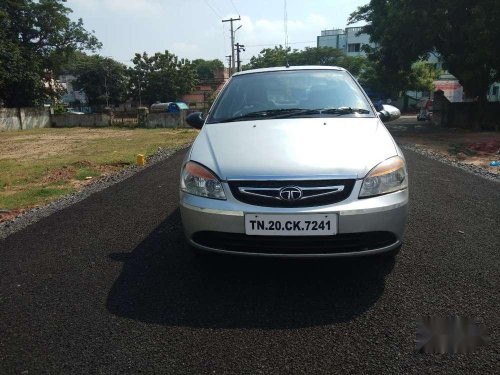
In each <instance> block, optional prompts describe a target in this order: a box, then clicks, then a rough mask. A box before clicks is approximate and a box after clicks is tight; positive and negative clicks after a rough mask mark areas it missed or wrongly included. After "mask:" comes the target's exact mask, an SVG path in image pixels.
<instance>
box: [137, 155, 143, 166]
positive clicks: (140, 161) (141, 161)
mask: <svg viewBox="0 0 500 375" xmlns="http://www.w3.org/2000/svg"><path fill="white" fill-rule="evenodd" d="M137 165H138V166H140V167H142V166H143V165H144V155H143V154H138V155H137Z"/></svg>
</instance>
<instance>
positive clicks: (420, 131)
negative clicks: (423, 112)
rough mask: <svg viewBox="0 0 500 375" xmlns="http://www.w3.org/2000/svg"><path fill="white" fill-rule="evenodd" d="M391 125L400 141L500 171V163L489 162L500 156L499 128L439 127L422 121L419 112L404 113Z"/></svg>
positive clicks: (499, 158)
mask: <svg viewBox="0 0 500 375" xmlns="http://www.w3.org/2000/svg"><path fill="white" fill-rule="evenodd" d="M387 128H388V129H389V130H390V132H391V133H392V135H393V136H394V138H395V139H396V141H397V142H398V143H399V144H411V145H414V146H417V147H419V148H422V149H424V150H427V151H432V152H435V153H438V154H440V155H441V156H443V157H444V158H447V159H450V160H456V161H460V162H461V163H466V164H472V165H475V166H478V167H481V168H484V169H485V170H487V171H489V172H491V173H494V174H500V168H499V167H492V166H490V165H489V164H490V162H492V161H498V160H500V154H499V152H500V133H499V132H475V131H470V130H464V129H438V128H433V127H432V126H431V125H430V124H429V123H427V122H418V121H417V120H416V116H401V118H400V119H399V120H397V121H394V122H392V123H389V124H387Z"/></svg>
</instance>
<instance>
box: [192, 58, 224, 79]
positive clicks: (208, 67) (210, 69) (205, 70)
mask: <svg viewBox="0 0 500 375" xmlns="http://www.w3.org/2000/svg"><path fill="white" fill-rule="evenodd" d="M192 64H193V67H194V68H195V69H196V73H197V74H198V79H199V80H213V79H214V78H215V72H216V71H218V70H220V69H224V63H223V62H222V61H220V60H219V59H215V60H203V59H196V60H193V62H192Z"/></svg>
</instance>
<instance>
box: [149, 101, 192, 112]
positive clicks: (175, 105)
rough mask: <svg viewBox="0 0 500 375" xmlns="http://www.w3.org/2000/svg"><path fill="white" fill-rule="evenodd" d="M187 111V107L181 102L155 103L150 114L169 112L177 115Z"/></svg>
mask: <svg viewBox="0 0 500 375" xmlns="http://www.w3.org/2000/svg"><path fill="white" fill-rule="evenodd" d="M187 109H189V106H188V105H187V104H186V103H183V102H167V103H155V104H152V105H151V108H150V111H151V112H170V113H177V112H180V111H183V110H187Z"/></svg>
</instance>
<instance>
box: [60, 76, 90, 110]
mask: <svg viewBox="0 0 500 375" xmlns="http://www.w3.org/2000/svg"><path fill="white" fill-rule="evenodd" d="M74 81H76V77H75V76H73V75H71V74H64V75H61V76H59V77H58V79H57V83H58V84H59V85H60V86H61V88H62V89H63V90H64V93H63V95H62V97H61V101H62V102H63V103H64V105H66V106H72V105H75V103H78V105H84V104H86V103H87V97H86V96H85V92H84V91H83V90H75V89H74V87H73V82H74Z"/></svg>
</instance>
